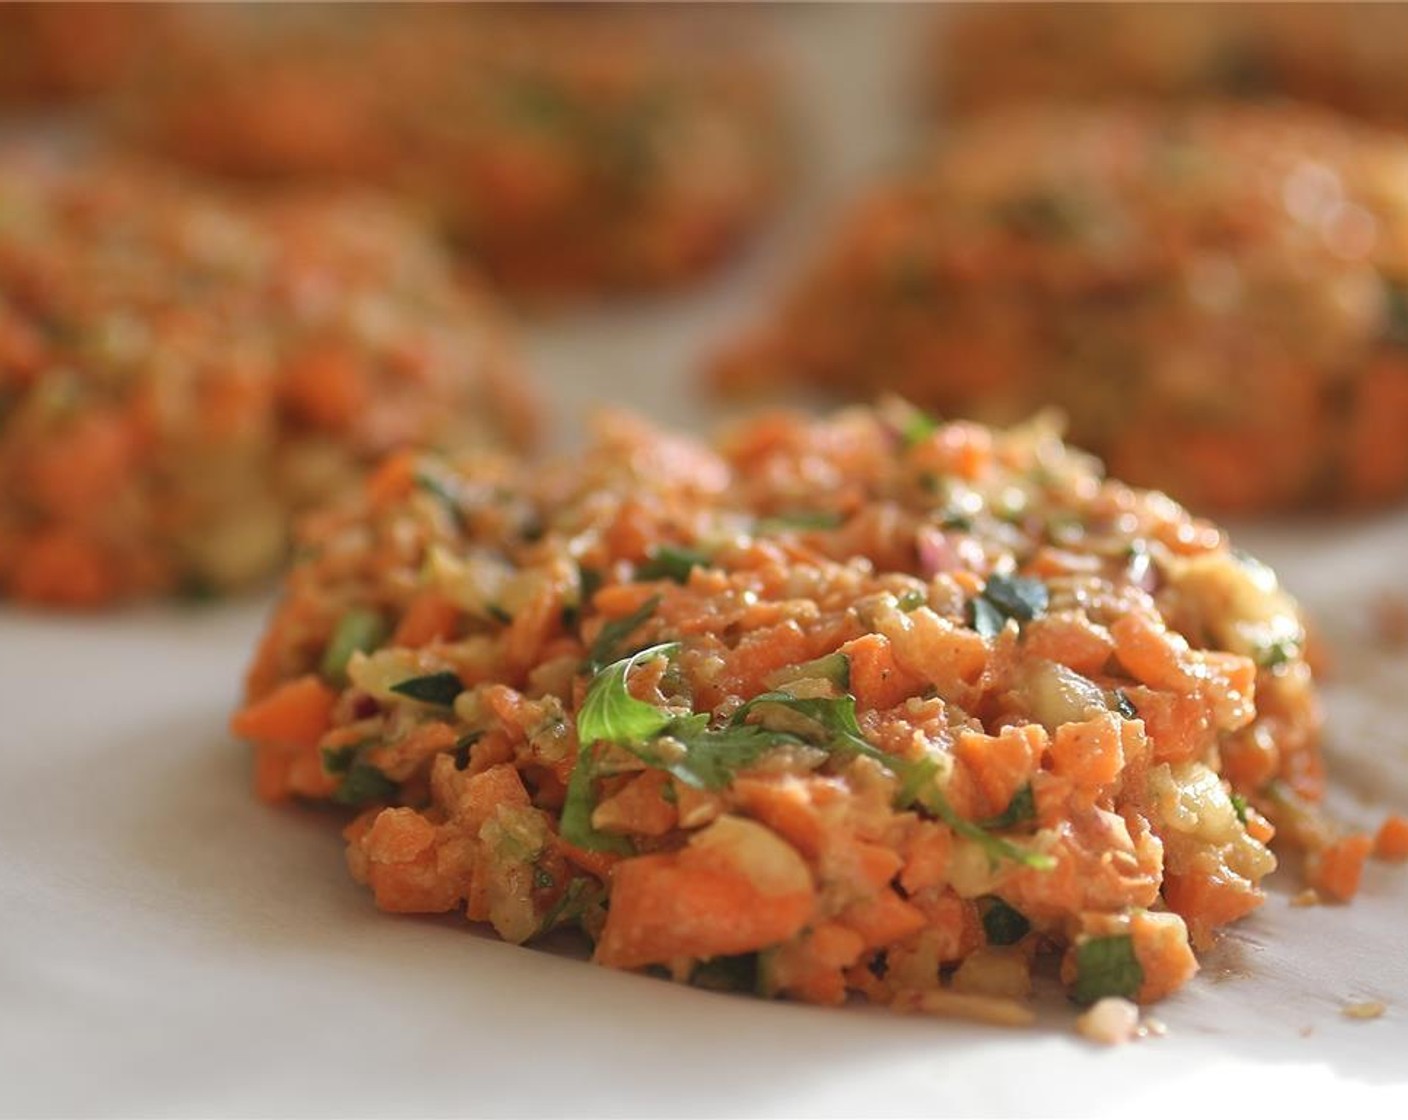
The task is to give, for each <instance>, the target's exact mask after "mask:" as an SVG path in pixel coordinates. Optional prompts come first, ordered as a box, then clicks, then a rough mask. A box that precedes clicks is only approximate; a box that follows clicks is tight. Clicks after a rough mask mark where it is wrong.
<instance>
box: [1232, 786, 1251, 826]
mask: <svg viewBox="0 0 1408 1120" xmlns="http://www.w3.org/2000/svg"><path fill="white" fill-rule="evenodd" d="M1231 799H1232V811H1233V812H1234V813H1236V814H1237V819H1238V820H1239V821H1241V822H1242V824H1243V825H1245V824H1246V823H1247V799H1246V798H1245V797H1243V796H1242V795H1241V794H1240V793H1234V794H1232V795H1231Z"/></svg>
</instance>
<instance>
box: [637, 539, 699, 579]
mask: <svg viewBox="0 0 1408 1120" xmlns="http://www.w3.org/2000/svg"><path fill="white" fill-rule="evenodd" d="M712 563H713V558H712V557H710V555H709V554H708V553H707V552H701V551H699V549H697V548H677V547H676V546H674V545H668V544H665V545H661V546H660V547H659V548H657V549H656V550H655V551H654V552H652V553H651V554H650V559H649V560H647V561H646V562H645V563H644V564H642V565H641V566H640V567H639V568H637V569H636V580H637V582H641V583H644V582H646V581H647V580H655V579H669V580H674V581H675V582H676V583H688V582H689V573H690V572H692V571H694V569H695V568H707V567H709V566H710V565H711V564H712Z"/></svg>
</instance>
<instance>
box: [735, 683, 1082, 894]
mask: <svg viewBox="0 0 1408 1120" xmlns="http://www.w3.org/2000/svg"><path fill="white" fill-rule="evenodd" d="M766 704H776V705H779V706H781V707H784V708H787V709H788V710H790V711H792V712H795V713H797V714H798V715H801V716H805V717H806V718H807V719H810V720H812V721H813V722H814V723H816V724H818V725H819V727H820V728H821V729H822V730H823V731H825V732H826V735H827V738H826V739H825V740H824V741H823V742H822V743H820V744H813V745H820V746H824V747H826V748H828V749H830V750H832V751H833V752H841V753H850V754H861V755H865V757H867V758H869V759H872V760H874V761H875V762H878V763H879V764H880V765H881V766H883V767H884V768H885V769H886V770H888V771H890V773H891V774H893V775H894V776H895V777H897V778H898V779H899V780H900V790H899V795H898V797H897V801H898V803H899V805H900V806H901V807H902V808H907V807H908V806H910V805H919V806H920V807H921V808H923V809H925V810H926V811H927V812H929V813H931V814H932V815H933V816H935V817H937V818H938V819H939V820H941V821H943V822H944V823H945V824H946V825H948V826H949V827H950V828H951V829H953V831H954V832H956V833H957V834H958V835H959V836H962V837H963V838H964V839H966V840H971V841H972V842H973V843H975V844H977V845H978V846H979V847H981V848H982V849H983V850H984V851H985V852H986V853H987V856H988V858H989V859H990V860H993V861H994V862H996V861H997V860H1000V859H1010V860H1014V861H1016V862H1018V863H1021V864H1023V865H1024V866H1026V867H1032V868H1036V869H1038V870H1043V871H1044V870H1049V869H1050V868H1051V867H1053V866H1054V861H1053V860H1052V859H1051V857H1050V856H1047V855H1043V854H1041V853H1037V852H1029V851H1026V850H1025V849H1023V848H1020V847H1018V846H1017V845H1016V844H1013V843H1011V842H1009V841H1007V840H1004V839H1002V838H1001V837H1000V836H993V835H991V834H990V833H989V832H988V831H987V829H986V828H985V827H984V826H983V825H980V824H976V823H974V822H973V821H970V820H967V819H965V818H963V817H961V816H959V815H958V812H957V810H955V809H954V807H953V806H952V805H950V804H949V802H948V798H946V797H945V796H944V794H943V791H942V790H941V789H939V787H938V785H937V784H936V783H935V782H934V780H933V779H934V777H935V775H936V774H937V773H938V764H937V763H936V762H934V761H933V760H932V759H921V760H918V761H911V760H909V759H902V758H896V757H895V756H894V755H892V754H888V753H887V752H885V751H882V750H880V748H878V747H876V746H874V745H873V744H872V743H871V742H870V741H869V740H867V739H866V738H865V737H864V736H863V735H862V734H861V730H860V725H859V724H858V723H857V722H856V700H855V697H854V696H849V695H848V696H842V697H839V698H836V699H819V698H806V699H802V698H799V697H795V696H791V695H789V694H788V693H785V692H765V693H763V694H762V695H761V696H757V697H754V698H753V699H752V700H750V701H749V702H748V703H747V704H745V705H744V706H743V707H742V708H740V709H739V710H738V713H737V714H736V715H735V716H734V717H733V718H734V720H735V721H739V720H742V719H744V718H746V717H747V715H748V714H749V712H752V711H756V710H757V709H758V708H759V707H761V706H762V705H766Z"/></svg>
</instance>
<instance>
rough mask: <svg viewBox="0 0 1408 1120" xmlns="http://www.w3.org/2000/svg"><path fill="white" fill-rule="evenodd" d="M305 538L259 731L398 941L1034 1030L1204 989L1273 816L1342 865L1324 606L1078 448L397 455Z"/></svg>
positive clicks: (894, 436)
mask: <svg viewBox="0 0 1408 1120" xmlns="http://www.w3.org/2000/svg"><path fill="white" fill-rule="evenodd" d="M302 544H303V549H302V556H303V559H302V560H301V561H300V562H299V563H298V564H297V566H296V567H295V568H294V569H293V571H292V573H291V574H290V576H289V578H288V583H287V586H286V590H285V595H284V598H283V601H282V603H281V604H280V605H279V607H278V608H277V610H276V612H275V614H274V617H273V620H272V622H271V624H270V626H269V628H268V630H267V632H266V634H265V636H264V638H263V641H262V643H261V645H260V648H259V651H258V653H257V656H256V657H255V660H254V663H253V666H252V668H251V670H250V674H249V677H248V696H247V701H246V706H245V707H244V708H243V709H242V710H241V711H240V712H239V713H238V714H237V715H236V717H235V719H234V721H233V727H234V730H235V732H236V733H237V734H238V735H240V736H242V737H243V738H245V739H247V740H249V741H251V742H252V743H253V744H254V747H255V752H256V753H255V758H256V761H255V783H256V788H257V791H258V793H259V794H260V795H261V796H262V797H264V798H267V799H269V800H282V799H285V798H289V797H300V798H307V799H313V800H331V801H333V802H337V803H340V804H342V805H347V806H354V807H357V808H359V809H361V813H360V815H359V816H357V817H356V819H355V820H354V821H353V822H352V823H351V824H350V826H349V827H348V828H347V831H346V836H347V839H348V861H349V864H350V867H351V870H352V874H353V875H354V876H355V877H356V878H357V880H358V881H360V882H362V883H365V884H366V885H367V886H369V887H370V888H371V890H372V891H373V892H374V894H375V898H376V901H377V904H378V905H379V906H381V907H382V908H383V909H386V910H391V911H402V912H439V911H461V912H464V913H466V914H467V915H468V917H469V918H470V919H471V920H474V921H481V922H489V923H491V924H492V925H493V927H494V928H495V929H496V930H497V931H498V932H499V933H500V934H501V935H502V936H503V937H505V938H507V939H509V940H512V941H517V942H522V941H528V940H531V939H532V938H534V937H537V936H538V935H540V934H542V933H545V932H546V931H549V930H551V929H554V928H556V927H558V926H562V925H568V926H577V927H580V928H581V929H582V930H584V931H586V933H587V934H588V935H589V936H590V937H591V938H592V940H593V941H594V942H595V958H596V960H597V961H598V962H600V963H602V964H605V965H610V966H614V967H620V968H627V969H637V968H644V967H649V966H663V967H664V968H667V969H669V970H670V971H671V972H672V973H673V975H674V976H675V977H677V978H688V979H690V980H693V981H695V982H698V983H700V984H743V985H745V986H755V987H756V988H757V990H759V991H761V992H763V993H765V994H770V995H785V996H792V997H796V998H799V999H803V1000H809V1001H814V1002H821V1003H834V1002H838V1001H840V1000H842V999H843V998H845V997H846V995H847V994H848V993H859V994H861V995H862V996H865V997H867V998H869V999H873V1000H876V1001H881V1002H887V1003H894V1004H897V1005H899V1006H901V1007H907V1008H915V1007H917V1008H923V1009H927V1010H931V1011H936V1012H941V1013H945V1012H953V1013H960V1014H971V1015H977V1016H979V1017H983V1018H987V1019H990V1020H993V1021H998V1022H1020V1021H1023V1020H1024V1019H1025V1018H1026V1017H1027V1015H1028V1012H1027V1009H1026V1007H1025V1004H1024V1003H1023V1002H1022V999H1021V997H1023V996H1024V995H1025V994H1026V992H1027V990H1028V988H1029V986H1030V974H1031V968H1032V965H1033V962H1039V961H1041V960H1043V959H1046V960H1049V961H1050V962H1051V964H1052V966H1053V967H1054V966H1055V962H1056V960H1057V958H1058V957H1060V958H1061V959H1062V960H1063V961H1064V964H1063V965H1062V967H1063V969H1064V975H1065V979H1066V981H1067V982H1068V983H1069V985H1070V987H1071V991H1072V992H1073V994H1074V995H1075V996H1076V997H1077V998H1078V999H1081V1000H1083V1001H1087V1002H1089V1001H1093V1000H1095V999H1097V998H1099V997H1101V996H1104V995H1121V996H1127V997H1131V998H1138V999H1141V1000H1153V999H1158V998H1159V997H1161V996H1164V995H1166V994H1168V993H1169V992H1171V991H1173V990H1174V989H1176V988H1178V987H1179V986H1180V985H1182V984H1183V983H1184V982H1185V981H1186V980H1187V979H1188V978H1189V977H1190V976H1191V975H1192V974H1193V972H1194V970H1195V968H1196V963H1195V959H1194V956H1193V952H1192V949H1191V948H1190V942H1191V944H1192V945H1193V946H1200V945H1202V944H1205V943H1206V942H1207V941H1208V939H1209V938H1210V937H1211V935H1212V932H1213V931H1214V930H1215V929H1216V928H1217V927H1219V926H1222V925H1224V924H1225V923H1227V922H1230V921H1233V920H1235V919H1236V918H1239V917H1241V916H1242V915H1244V914H1246V913H1247V912H1248V911H1250V910H1252V909H1253V908H1254V907H1256V906H1257V905H1258V903H1259V902H1260V901H1261V893H1260V890H1259V889H1258V883H1259V882H1260V880H1261V879H1262V877H1263V876H1264V875H1265V874H1266V873H1267V872H1269V871H1270V870H1271V869H1272V867H1273V866H1274V864H1275V860H1274V858H1273V857H1272V855H1271V853H1270V851H1269V850H1268V848H1267V846H1266V842H1267V841H1268V839H1269V838H1270V837H1271V835H1272V831H1273V829H1272V826H1271V824H1270V823H1268V819H1267V817H1268V816H1269V817H1278V816H1280V817H1284V816H1285V815H1286V814H1287V813H1290V812H1292V811H1294V812H1295V813H1297V814H1299V817H1298V818H1297V819H1298V820H1299V821H1300V822H1301V823H1304V824H1306V827H1305V828H1302V829H1299V831H1297V832H1296V833H1295V838H1297V839H1299V840H1302V841H1304V842H1307V843H1309V842H1312V841H1313V840H1314V836H1313V829H1312V828H1311V827H1310V822H1311V821H1312V817H1311V815H1310V810H1309V808H1308V806H1309V805H1310V804H1311V803H1312V802H1313V801H1314V800H1315V799H1316V798H1317V797H1318V796H1319V793H1320V788H1321V771H1320V761H1319V755H1318V750H1317V745H1316V744H1317V733H1318V723H1319V720H1318V715H1317V709H1316V701H1315V696H1314V692H1313V688H1312V684H1311V678H1310V674H1309V671H1308V669H1307V667H1306V663H1305V661H1304V660H1303V657H1302V653H1301V648H1302V642H1303V631H1302V627H1301V622H1300V619H1299V617H1298V613H1297V610H1296V607H1295V605H1294V604H1293V603H1292V602H1291V600H1290V599H1289V598H1287V596H1286V595H1285V594H1284V593H1282V592H1281V591H1280V590H1278V588H1277V586H1276V581H1275V578H1274V577H1273V576H1272V574H1271V572H1270V571H1268V570H1267V569H1266V568H1265V567H1263V566H1262V565H1260V564H1258V563H1257V562H1256V561H1254V560H1252V559H1250V558H1249V557H1246V556H1244V555H1240V554H1238V553H1235V552H1233V551H1231V550H1229V548H1228V546H1227V542H1226V540H1225V539H1224V536H1223V534H1222V533H1221V532H1220V531H1219V530H1218V529H1216V528H1215V527H1214V526H1212V525H1210V524H1208V523H1206V522H1202V521H1196V520H1193V519H1191V518H1190V517H1189V516H1188V514H1186V513H1185V512H1184V511H1183V509H1181V508H1180V507H1179V506H1177V505H1176V504H1174V503H1173V502H1172V501H1171V500H1169V499H1168V498H1166V497H1163V496H1162V495H1159V494H1151V493H1144V492H1140V491H1137V490H1132V489H1130V488H1128V487H1126V486H1123V485H1121V484H1119V483H1114V482H1106V481H1103V480H1102V479H1101V477H1100V475H1099V474H1098V473H1097V470H1096V468H1095V465H1094V463H1093V461H1092V460H1090V459H1089V458H1087V457H1086V456H1084V455H1081V454H1079V453H1076V452H1073V451H1071V450H1068V449H1067V448H1066V447H1065V446H1064V445H1063V444H1062V443H1061V441H1060V439H1059V438H1058V437H1057V436H1056V435H1055V434H1054V432H1053V431H1052V430H1051V429H1050V428H1049V427H1048V426H1046V425H1043V424H1041V423H1036V424H1031V425H1028V426H1025V427H1022V428H1018V429H1014V430H1012V431H1008V432H993V431H991V430H989V429H986V428H983V427H980V426H978V425H976V424H971V423H954V424H946V425H936V424H934V423H933V422H931V421H929V420H928V419H927V418H926V417H925V416H923V414H921V413H919V412H917V411H915V410H913V409H910V408H909V407H908V406H904V405H901V404H899V403H898V402H893V403H891V404H890V405H887V406H886V407H885V408H884V409H882V410H881V411H879V412H877V411H870V410H860V409H857V410H853V411H848V412H842V413H839V414H837V415H835V416H834V417H832V418H830V419H826V420H820V421H809V420H806V419H803V418H800V417H797V416H793V415H786V414H781V415H768V416H764V417H762V418H758V419H755V420H753V421H750V422H747V423H745V424H743V425H742V426H740V427H738V428H736V429H735V430H733V431H731V432H730V433H729V434H728V435H727V436H726V437H725V438H723V440H722V441H721V442H720V443H718V444H717V445H715V446H709V445H706V444H703V443H698V442H694V441H692V440H687V439H683V438H679V437H675V436H671V435H667V434H663V433H661V432H658V431H655V430H653V429H651V428H650V427H647V426H645V425H644V424H641V423H639V422H636V421H633V420H631V419H629V418H626V417H621V416H614V417H608V418H606V419H605V420H604V421H603V422H601V423H600V424H599V425H598V431H597V436H596V441H595V444H594V445H593V446H592V447H591V448H590V449H589V450H588V451H587V452H586V453H585V454H584V455H583V456H579V457H574V458H572V459H570V460H559V461H556V462H553V463H549V464H547V465H537V466H532V467H528V466H524V465H523V464H521V463H516V462H512V461H508V460H505V459H502V458H498V457H485V456H480V457H476V458H472V459H471V458H466V459H460V460H457V461H448V460H445V459H442V458H435V457H425V456H422V457H416V456H409V455H408V456H399V457H396V458H393V459H391V460H389V461H388V462H387V463H386V464H385V465H384V466H383V467H382V468H381V469H380V470H379V471H378V473H377V474H376V475H375V476H374V477H373V478H372V479H371V481H370V483H369V485H368V488H367V491H366V494H365V496H364V497H363V498H362V500H361V501H360V502H359V503H355V504H353V505H351V506H349V507H346V508H343V509H341V510H338V511H334V512H327V513H324V514H323V515H321V516H320V517H319V518H317V519H316V520H315V521H310V522H309V523H308V525H307V530H306V533H305V536H304V539H303V542H302ZM1264 814H1265V815H1264Z"/></svg>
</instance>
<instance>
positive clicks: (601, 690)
mask: <svg viewBox="0 0 1408 1120" xmlns="http://www.w3.org/2000/svg"><path fill="white" fill-rule="evenodd" d="M678 648H679V643H678V642H671V643H666V644H664V645H658V646H652V647H651V648H650V649H646V650H642V651H641V652H640V653H637V654H634V655H633V656H631V657H627V658H625V659H624V660H621V661H617V662H615V663H614V664H612V665H608V666H607V667H606V668H605V669H603V670H602V671H601V672H600V673H598V674H597V675H596V677H595V678H593V680H592V683H591V684H590V686H588V688H587V695H586V698H585V699H584V700H583V701H582V707H581V710H580V711H579V712H578V713H577V739H578V741H579V742H580V743H581V744H582V745H583V747H586V746H589V745H590V744H592V743H595V742H598V741H605V742H611V743H615V744H617V745H619V746H621V747H624V748H625V749H626V750H628V751H630V752H631V753H632V754H634V755H635V756H636V757H637V758H639V759H641V760H642V761H643V762H645V763H647V764H649V765H650V766H653V767H655V768H656V769H658V770H664V771H666V772H668V773H670V774H673V775H674V776H675V777H676V778H678V779H679V780H680V781H682V782H684V783H686V784H687V785H691V786H694V787H695V788H697V789H722V788H723V787H724V786H726V785H728V783H729V780H730V779H731V778H732V777H733V775H734V773H735V772H736V771H737V770H739V769H741V768H742V767H744V766H747V765H749V764H750V763H752V762H753V761H755V760H756V759H757V758H759V757H760V756H761V755H763V754H764V753H766V752H767V751H769V750H772V749H774V748H776V747H779V746H782V745H784V744H786V743H800V742H801V740H800V739H798V738H797V737H796V736H795V735H789V734H784V733H780V732H775V731H768V730H767V729H765V728H762V727H755V726H749V725H743V724H740V723H733V724H729V725H728V726H726V727H722V728H718V729H712V728H710V727H709V717H708V716H707V715H703V714H694V715H687V716H676V715H673V714H672V713H670V712H669V711H667V710H665V709H664V708H657V707H655V706H654V705H652V704H647V703H645V702H644V701H642V700H637V699H636V698H635V697H634V696H632V695H631V694H630V690H629V688H628V687H627V676H628V674H629V673H630V671H631V669H633V668H634V667H635V665H636V663H637V662H639V661H642V660H645V659H647V658H650V657H659V656H666V655H669V654H670V653H673V652H674V651H675V650H677V649H678ZM578 765H579V766H580V765H581V763H580V760H579V763H578Z"/></svg>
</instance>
